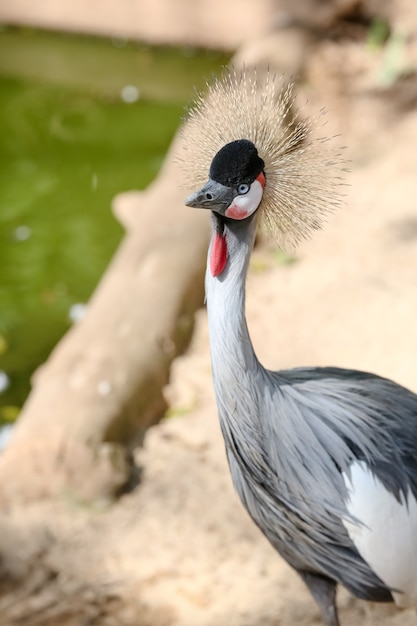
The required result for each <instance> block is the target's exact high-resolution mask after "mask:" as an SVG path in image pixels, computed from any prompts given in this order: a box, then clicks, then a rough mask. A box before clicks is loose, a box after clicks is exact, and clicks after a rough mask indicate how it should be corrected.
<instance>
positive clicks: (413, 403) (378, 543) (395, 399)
mask: <svg viewBox="0 0 417 626" xmlns="http://www.w3.org/2000/svg"><path fill="white" fill-rule="evenodd" d="M240 139H244V138H243V137H241V138H240ZM248 143H250V140H249V142H248ZM242 145H243V147H244V150H245V151H246V152H247V154H246V156H245V157H241V148H242ZM252 147H253V151H252V152H251V151H250V149H249V146H248V145H246V144H242V143H239V141H237V140H234V141H232V142H231V143H229V144H226V146H225V149H224V151H222V150H220V151H219V152H218V153H217V154H216V155H213V157H214V158H213V162H212V164H211V167H210V176H209V183H207V185H206V186H205V187H203V189H202V190H200V191H199V192H197V193H196V194H194V195H193V196H191V197H190V198H188V200H187V203H188V204H189V205H191V206H207V207H209V208H211V209H212V221H213V234H212V240H211V244H210V249H209V257H208V264H207V272H206V297H207V309H208V318H209V330H210V346H211V359H212V371H213V381H214V388H215V393H216V398H217V404H218V411H219V417H220V423H221V429H222V433H223V436H224V440H225V444H226V452H227V457H228V461H229V466H230V470H231V474H232V478H233V483H234V486H235V488H236V490H237V492H238V494H239V496H240V498H241V501H242V503H243V504H244V506H245V508H246V509H247V511H248V513H249V515H250V516H251V517H252V519H253V520H254V522H255V523H256V524H257V525H258V527H259V528H260V529H261V530H262V532H263V533H264V534H265V535H266V537H267V538H268V539H269V541H270V542H271V544H272V545H273V546H274V547H275V548H276V549H277V551H278V552H279V553H280V554H281V555H282V556H283V557H284V559H286V560H287V562H288V563H289V564H290V565H291V566H292V567H293V568H295V569H296V570H297V571H298V572H299V574H300V575H301V576H302V578H303V579H304V581H305V582H306V584H307V585H308V587H309V588H310V590H311V592H312V594H313V596H314V597H315V599H316V601H317V603H318V605H319V607H320V610H321V613H322V617H323V621H324V623H325V625H326V626H337V625H338V623H339V622H338V617H337V610H336V605H335V589H336V585H337V583H341V584H343V585H344V586H345V587H346V588H347V589H349V590H350V591H351V592H352V593H353V594H354V595H356V596H357V597H360V598H363V599H366V600H372V601H380V602H391V601H393V600H394V601H395V602H396V603H397V604H398V605H400V606H417V500H416V498H417V396H416V395H414V394H413V393H412V392H410V391H408V390H407V389H405V388H403V387H401V386H399V385H397V384H395V383H394V382H392V381H389V380H387V379H384V378H381V377H378V376H375V375H373V374H368V373H364V372H359V371H354V370H344V369H339V368H298V369H292V370H285V371H278V372H273V371H270V370H267V369H265V368H264V367H263V366H262V365H261V364H260V363H259V361H258V359H257V357H256V355H255V352H254V349H253V346H252V343H251V340H250V336H249V332H248V328H247V324H246V318H245V282H246V274H247V269H248V264H249V258H250V254H251V251H252V247H253V244H254V239H255V234H256V226H257V220H258V214H259V211H258V207H259V205H260V199H259V198H258V195H259V194H258V186H257V185H258V184H261V186H262V188H263V187H264V186H266V185H267V184H268V171H267V165H268V163H267V159H265V162H264V158H265V156H264V154H259V158H258V160H257V159H256V157H258V151H257V149H256V146H255V145H254V144H252ZM225 153H226V154H225ZM255 153H256V154H255ZM266 156H267V155H266ZM226 157H227V158H226ZM234 162H235V165H236V163H237V166H236V167H237V170H236V172H235V173H234V174H233V176H231V177H229V178H228V177H227V175H226V174H227V172H223V173H222V166H224V165H225V164H226V165H227V168H228V169H229V170H230V168H232V169H233V163H234ZM265 175H266V179H265ZM262 176H264V177H263V178H262ZM228 188H229V189H230V190H231V191H230V193H229V192H228V191H227V189H228ZM228 194H229V195H228ZM240 195H243V196H247V198H248V200H247V201H246V204H244V203H242V202H239V196H240ZM235 206H244V207H245V208H244V212H243V215H241V214H240V213H236V211H235V209H234V208H233V207H235ZM231 207H232V210H230V209H231Z"/></svg>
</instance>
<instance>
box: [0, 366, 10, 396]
mask: <svg viewBox="0 0 417 626" xmlns="http://www.w3.org/2000/svg"><path fill="white" fill-rule="evenodd" d="M9 385H10V378H9V377H8V376H7V374H6V372H3V370H0V393H3V391H6V389H7V388H8V387H9Z"/></svg>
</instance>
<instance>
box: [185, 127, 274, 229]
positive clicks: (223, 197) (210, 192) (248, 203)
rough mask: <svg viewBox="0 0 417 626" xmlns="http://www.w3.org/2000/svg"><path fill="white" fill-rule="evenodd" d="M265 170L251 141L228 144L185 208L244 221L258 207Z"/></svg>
mask: <svg viewBox="0 0 417 626" xmlns="http://www.w3.org/2000/svg"><path fill="white" fill-rule="evenodd" d="M264 168H265V163H264V161H263V160H262V159H261V157H260V156H259V154H258V150H257V149H256V147H255V145H254V144H253V143H252V141H249V140H248V139H237V140H236V141H231V142H230V143H227V144H226V145H225V146H223V147H222V148H221V149H220V150H219V151H218V152H217V154H216V155H215V157H214V158H213V160H212V162H211V165H210V171H209V179H208V181H207V183H206V184H205V185H204V186H203V187H202V188H201V189H199V190H198V191H196V192H195V193H193V194H191V195H190V196H188V198H187V199H186V201H185V204H186V205H187V206H191V207H196V208H202V209H211V210H212V211H215V212H216V213H218V214H220V215H223V216H225V217H228V218H231V219H234V220H243V219H246V218H247V217H249V216H250V215H252V214H253V213H254V212H255V211H256V209H257V208H258V207H259V205H260V203H261V200H262V195H263V190H264V186H265V180H266V179H265V172H264Z"/></svg>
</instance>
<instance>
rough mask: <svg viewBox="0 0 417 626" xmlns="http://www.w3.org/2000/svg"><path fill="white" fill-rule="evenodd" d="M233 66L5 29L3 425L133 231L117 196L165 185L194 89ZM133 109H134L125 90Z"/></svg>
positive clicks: (214, 58)
mask: <svg viewBox="0 0 417 626" xmlns="http://www.w3.org/2000/svg"><path fill="white" fill-rule="evenodd" d="M226 62H227V59H226V58H225V57H224V56H221V55H220V54H215V53H212V52H211V53H209V52H198V53H197V52H195V51H193V50H190V49H184V50H171V49H153V48H148V47H145V46H142V45H139V44H134V43H128V42H124V41H120V40H115V41H112V40H101V39H91V38H90V39H88V38H84V37H70V36H63V35H57V34H51V33H39V32H33V31H21V30H9V29H7V30H3V31H1V32H0V388H1V386H2V385H1V377H3V381H4V374H6V376H7V379H8V387H7V388H6V389H5V390H3V391H2V392H1V393H0V423H1V422H2V421H3V422H4V421H8V420H11V419H14V418H15V417H16V415H17V413H18V410H19V408H20V407H21V406H22V403H23V402H24V400H25V398H26V396H27V394H28V392H29V388H30V384H29V379H30V375H31V373H32V372H33V371H34V370H35V369H36V367H37V366H38V365H39V364H40V363H42V362H43V361H44V360H45V359H46V358H47V356H48V354H49V352H50V351H51V349H52V348H53V346H54V345H55V344H56V342H57V341H58V339H59V338H60V337H61V336H62V334H63V333H64V332H65V331H66V330H67V329H68V327H69V325H70V319H69V311H70V309H71V307H72V306H73V305H74V304H77V303H85V302H86V301H87V300H88V297H89V295H90V294H91V292H92V290H93V289H94V286H95V285H96V283H97V281H98V279H99V277H100V275H101V274H102V272H103V270H104V268H105V267H106V265H107V263H108V261H109V259H110V258H111V256H112V253H113V252H114V250H115V248H116V247H117V245H118V243H119V242H120V239H121V237H122V235H123V232H122V229H121V227H120V225H119V224H118V223H117V222H116V221H115V219H114V218H113V216H112V214H111V211H110V203H111V199H112V197H113V196H114V195H115V194H116V193H118V192H120V191H124V190H127V189H133V188H135V189H141V188H144V187H146V185H147V184H149V182H150V181H151V180H152V179H153V178H154V177H155V175H156V174H157V172H158V169H159V166H160V165H161V162H162V160H163V157H164V153H165V151H166V149H167V147H168V145H169V142H170V140H171V138H172V136H173V134H174V132H175V130H176V128H177V126H178V123H179V121H180V119H181V116H182V115H183V107H184V104H185V103H186V102H187V101H188V100H189V98H190V95H191V93H192V90H193V86H197V87H202V85H203V84H204V80H205V78H207V77H209V76H210V75H211V73H212V72H213V71H218V70H219V69H220V67H221V65H223V64H224V63H226ZM126 86H130V90H128V91H127V95H130V96H132V94H133V96H132V99H135V98H136V97H137V99H136V100H135V101H134V102H130V103H129V102H125V101H123V98H122V96H121V94H122V89H123V88H124V87H126Z"/></svg>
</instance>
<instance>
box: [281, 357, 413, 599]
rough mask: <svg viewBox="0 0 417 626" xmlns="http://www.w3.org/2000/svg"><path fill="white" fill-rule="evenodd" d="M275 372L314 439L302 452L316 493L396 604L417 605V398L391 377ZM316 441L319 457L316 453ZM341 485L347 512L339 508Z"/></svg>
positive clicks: (333, 370)
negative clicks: (304, 452)
mask: <svg viewBox="0 0 417 626" xmlns="http://www.w3.org/2000/svg"><path fill="white" fill-rule="evenodd" d="M275 376H278V378H279V379H280V383H279V385H278V386H279V388H280V390H281V393H282V395H283V397H284V398H285V399H286V401H287V404H288V403H290V404H296V405H297V410H296V411H295V415H296V416H297V418H300V416H302V417H303V418H304V424H303V429H302V432H301V438H302V440H304V443H305V438H307V441H308V440H310V443H309V445H308V446H306V447H305V448H304V450H309V454H310V455H313V459H310V462H309V460H307V461H304V463H305V465H306V466H307V468H308V471H309V472H311V473H312V475H314V480H315V481H317V479H319V482H318V483H317V482H316V485H317V484H319V485H320V490H321V492H322V494H321V496H320V494H319V492H318V490H317V486H316V487H315V488H314V487H313V486H312V485H311V482H312V481H310V482H309V493H310V495H311V497H313V498H319V499H320V498H321V503H322V505H321V506H322V507H323V509H324V510H327V511H330V513H331V514H332V515H335V516H336V517H337V516H339V519H340V520H341V521H342V523H343V526H344V528H345V529H346V530H347V532H348V534H349V537H350V539H351V541H352V543H353V544H354V546H355V548H356V549H357V551H358V553H359V554H360V555H361V557H362V558H363V560H364V561H365V562H366V563H367V564H368V565H369V566H370V568H371V569H372V571H373V572H374V573H375V574H376V575H377V577H378V578H379V579H380V580H382V581H383V582H384V583H385V585H386V586H387V587H388V588H389V589H391V590H393V596H394V599H395V601H396V602H397V603H398V604H399V605H401V606H416V605H417V559H416V558H415V555H416V554H417V396H416V395H415V394H413V393H412V392H410V391H409V390H407V389H405V388H404V387H401V386H400V385H397V384H396V383H394V382H393V381H390V380H387V379H384V378H381V377H378V376H375V375H372V374H367V373H365V372H358V371H352V370H342V369H337V368H318V369H316V368H314V369H305V368H303V369H295V370H290V371H287V372H280V373H278V374H276V375H275ZM284 380H285V382H284ZM291 436H292V437H293V436H294V433H292V435H291ZM299 438H300V435H299ZM312 442H314V443H313V447H314V446H315V450H317V451H318V454H315V452H312V451H311V450H312V447H311V444H312ZM319 457H320V458H319ZM311 461H313V463H312V462H311ZM336 469H337V471H335V470H336ZM326 474H327V476H328V477H330V478H326V477H325V475H326ZM340 477H341V478H342V480H343V487H342V488H341V489H340V483H339V479H340ZM304 480H305V477H304ZM337 490H339V493H340V494H341V498H342V501H343V504H344V505H345V506H346V512H345V514H340V513H338V512H337V507H340V506H341V502H340V501H339V500H338V498H337V496H335V494H336V491H337ZM330 501H332V503H331V506H330V507H329V502H330Z"/></svg>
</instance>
